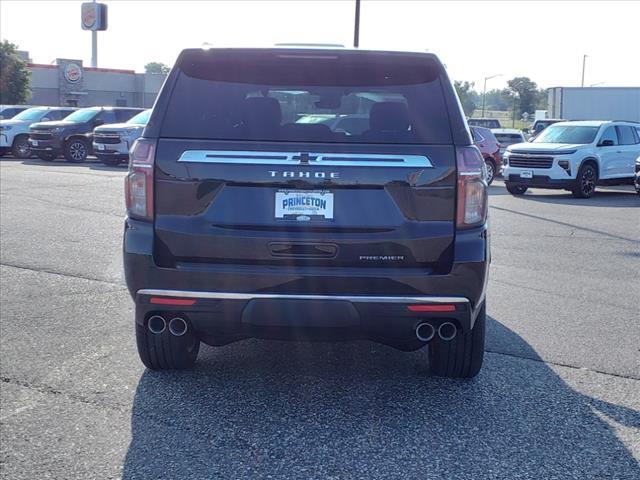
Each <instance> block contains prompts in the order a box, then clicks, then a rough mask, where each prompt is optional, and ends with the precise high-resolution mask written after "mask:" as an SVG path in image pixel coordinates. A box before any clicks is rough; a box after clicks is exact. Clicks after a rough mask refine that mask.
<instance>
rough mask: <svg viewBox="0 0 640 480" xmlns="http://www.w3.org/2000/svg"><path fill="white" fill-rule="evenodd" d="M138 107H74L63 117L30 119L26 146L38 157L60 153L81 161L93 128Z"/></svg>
mask: <svg viewBox="0 0 640 480" xmlns="http://www.w3.org/2000/svg"><path fill="white" fill-rule="evenodd" d="M142 110H143V109H142V108H124V107H90V108H82V109H80V110H76V111H75V112H73V113H72V114H71V115H69V116H68V117H66V118H65V119H64V120H60V121H57V122H40V123H34V124H33V125H31V127H30V128H29V148H30V149H31V151H32V152H33V153H35V154H36V155H37V156H38V157H39V158H40V159H42V160H53V159H55V158H56V157H58V156H59V155H60V154H63V155H64V157H65V158H66V159H67V161H69V162H76V163H79V162H84V161H85V160H86V159H87V155H90V154H91V153H92V150H91V145H92V141H93V129H94V128H96V127H97V126H98V125H102V124H104V123H121V122H126V121H127V120H129V119H130V118H131V117H133V116H134V115H135V114H137V113H139V112H141V111H142Z"/></svg>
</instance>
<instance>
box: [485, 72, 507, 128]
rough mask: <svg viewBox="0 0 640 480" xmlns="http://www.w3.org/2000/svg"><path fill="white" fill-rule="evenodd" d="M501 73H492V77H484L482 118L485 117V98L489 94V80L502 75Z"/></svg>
mask: <svg viewBox="0 0 640 480" xmlns="http://www.w3.org/2000/svg"><path fill="white" fill-rule="evenodd" d="M501 75H502V74H501V73H498V74H497V75H491V76H490V77H484V88H483V89H482V118H484V102H485V98H486V96H487V80H491V79H492V78H496V77H499V76H501Z"/></svg>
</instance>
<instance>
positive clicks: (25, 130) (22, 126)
mask: <svg viewBox="0 0 640 480" xmlns="http://www.w3.org/2000/svg"><path fill="white" fill-rule="evenodd" d="M74 110H75V108H71V107H32V108H28V109H27V110H23V111H22V112H20V113H18V114H17V115H16V116H15V117H13V118H12V119H10V120H0V154H1V155H4V154H5V153H7V152H9V151H11V153H12V155H13V156H14V157H16V158H29V157H31V149H30V148H29V126H30V125H31V124H32V123H36V122H48V121H55V120H62V119H63V118H64V117H66V116H67V115H69V114H70V113H72V112H73V111H74Z"/></svg>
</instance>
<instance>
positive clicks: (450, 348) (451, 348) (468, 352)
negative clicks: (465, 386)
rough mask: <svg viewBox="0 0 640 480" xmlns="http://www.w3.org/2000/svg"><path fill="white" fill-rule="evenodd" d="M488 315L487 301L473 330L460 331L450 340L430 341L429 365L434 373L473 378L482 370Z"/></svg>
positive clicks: (441, 375)
mask: <svg viewBox="0 0 640 480" xmlns="http://www.w3.org/2000/svg"><path fill="white" fill-rule="evenodd" d="M486 317H487V315H486V302H485V303H483V304H482V308H481V309H480V312H479V313H478V318H476V323H475V324H474V325H473V328H472V329H471V331H469V332H467V333H460V332H458V334H457V335H456V336H455V338H454V339H453V340H449V341H444V340H441V339H440V338H438V337H436V338H435V339H434V340H432V341H431V343H429V346H428V349H429V366H430V368H431V372H432V373H433V374H434V375H438V376H440V377H449V378H472V377H475V376H476V375H477V374H478V372H480V368H481V367H482V360H483V359H484V338H485V331H486V321H487V320H486Z"/></svg>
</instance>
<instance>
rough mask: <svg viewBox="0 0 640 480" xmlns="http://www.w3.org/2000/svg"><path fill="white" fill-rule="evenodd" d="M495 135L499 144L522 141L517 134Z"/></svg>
mask: <svg viewBox="0 0 640 480" xmlns="http://www.w3.org/2000/svg"><path fill="white" fill-rule="evenodd" d="M495 135H496V139H497V140H498V141H499V142H500V143H507V144H512V143H521V142H522V141H523V140H522V137H521V136H520V135H518V134H517V133H496V134H495Z"/></svg>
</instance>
